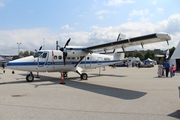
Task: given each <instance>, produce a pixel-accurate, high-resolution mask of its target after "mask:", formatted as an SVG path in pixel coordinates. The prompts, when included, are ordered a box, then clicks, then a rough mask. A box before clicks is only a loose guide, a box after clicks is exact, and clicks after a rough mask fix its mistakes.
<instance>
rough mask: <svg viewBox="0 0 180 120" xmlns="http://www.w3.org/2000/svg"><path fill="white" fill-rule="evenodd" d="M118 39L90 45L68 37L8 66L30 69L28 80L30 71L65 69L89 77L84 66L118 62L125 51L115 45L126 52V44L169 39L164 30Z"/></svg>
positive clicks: (132, 44)
mask: <svg viewBox="0 0 180 120" xmlns="http://www.w3.org/2000/svg"><path fill="white" fill-rule="evenodd" d="M119 39H120V35H119V36H118V39H117V41H115V42H109V43H104V44H99V45H93V46H89V47H79V46H69V45H68V44H69V42H70V38H69V39H68V41H67V42H66V44H65V45H64V47H61V48H60V49H59V50H41V48H42V47H41V48H40V49H39V51H36V53H35V54H34V56H29V57H24V58H20V59H17V60H13V61H10V62H8V63H7V67H9V68H11V69H13V70H22V71H29V72H30V73H29V74H28V75H27V76H26V80H27V81H28V82H32V81H33V80H34V76H33V74H32V72H61V73H63V74H65V75H67V72H69V71H74V72H76V73H78V74H79V75H80V77H81V79H83V80H85V79H87V78H88V75H87V74H86V73H83V70H85V69H90V68H96V67H100V66H106V65H111V64H115V63H118V62H120V60H123V59H124V53H118V52H117V51H115V49H116V48H122V50H123V52H125V48H126V47H131V46H137V45H141V46H142V47H143V45H144V44H149V43H154V42H162V41H167V43H168V41H169V40H171V37H170V36H169V35H168V34H167V33H153V34H149V35H143V36H139V37H134V38H129V39H122V40H119ZM110 49H112V50H113V49H114V53H113V54H112V55H106V54H97V53H94V51H97V50H104V51H107V50H110Z"/></svg>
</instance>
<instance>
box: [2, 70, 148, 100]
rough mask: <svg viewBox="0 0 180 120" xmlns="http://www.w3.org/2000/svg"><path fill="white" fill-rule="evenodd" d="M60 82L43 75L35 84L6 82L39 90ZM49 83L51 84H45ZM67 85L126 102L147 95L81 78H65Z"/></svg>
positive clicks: (58, 79) (20, 79) (19, 80)
mask: <svg viewBox="0 0 180 120" xmlns="http://www.w3.org/2000/svg"><path fill="white" fill-rule="evenodd" d="M21 75H22V76H26V75H25V74H21ZM97 75H98V76H99V74H95V75H94V76H89V77H96V76H97ZM101 76H102V75H101ZM106 76H109V75H107V74H106ZM116 77H125V76H116ZM60 80H61V79H60V78H53V77H49V76H43V75H41V76H40V79H35V80H34V81H33V82H27V81H26V80H25V78H16V81H13V82H5V83H6V84H20V83H28V84H30V85H33V86H34V88H37V87H39V86H47V85H55V84H56V85H57V84H59V83H60ZM47 81H48V82H51V83H45V82H47ZM43 82H44V83H43ZM41 83H42V84H41ZM65 83H66V84H65V86H68V87H73V88H76V89H81V90H85V91H88V92H93V93H97V94H101V95H106V96H110V97H115V98H119V99H125V100H132V99H138V98H140V97H142V96H144V95H146V94H147V93H145V92H140V91H134V90H127V89H121V88H114V87H109V86H103V85H95V84H90V83H87V82H85V81H84V80H82V81H81V80H80V78H79V77H68V78H65ZM1 85H2V84H1Z"/></svg>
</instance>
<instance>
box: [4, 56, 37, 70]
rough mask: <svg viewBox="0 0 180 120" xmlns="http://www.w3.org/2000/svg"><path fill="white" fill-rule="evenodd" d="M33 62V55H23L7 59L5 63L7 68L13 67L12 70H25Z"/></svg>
mask: <svg viewBox="0 0 180 120" xmlns="http://www.w3.org/2000/svg"><path fill="white" fill-rule="evenodd" d="M31 63H34V57H33V56H29V57H24V58H20V59H17V60H13V61H9V62H8V63H7V68H10V69H14V70H25V71H26V69H27V68H28V66H29V65H30V64H31Z"/></svg>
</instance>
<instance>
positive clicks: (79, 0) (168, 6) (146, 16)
mask: <svg viewBox="0 0 180 120" xmlns="http://www.w3.org/2000/svg"><path fill="white" fill-rule="evenodd" d="M179 5H180V0H0V54H11V55H14V54H18V46H19V47H20V51H26V50H28V51H34V50H35V49H39V47H40V46H43V49H55V48H56V47H55V46H56V41H58V44H59V46H61V47H62V46H64V45H65V43H66V41H67V40H68V39H69V38H71V41H70V43H69V45H72V46H91V45H97V44H102V43H107V42H112V41H116V39H117V36H118V34H119V33H121V34H125V35H126V37H127V38H132V37H137V36H141V35H146V34H152V33H157V32H165V33H168V34H169V35H170V36H171V39H172V40H171V41H169V44H170V45H167V43H166V42H160V43H152V44H147V45H144V50H147V49H150V50H154V49H162V50H167V49H170V48H172V47H176V46H177V44H178V43H179V41H180V7H179ZM17 43H19V45H18V44H17ZM125 50H127V51H128V50H143V48H142V47H141V46H137V47H131V48H125Z"/></svg>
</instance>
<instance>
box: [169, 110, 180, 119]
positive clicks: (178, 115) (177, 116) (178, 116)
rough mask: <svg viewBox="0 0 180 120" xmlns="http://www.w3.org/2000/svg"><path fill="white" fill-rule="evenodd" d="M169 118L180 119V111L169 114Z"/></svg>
mask: <svg viewBox="0 0 180 120" xmlns="http://www.w3.org/2000/svg"><path fill="white" fill-rule="evenodd" d="M168 116H170V117H174V118H179V119H180V110H176V111H175V112H173V113H171V114H169V115H168Z"/></svg>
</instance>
